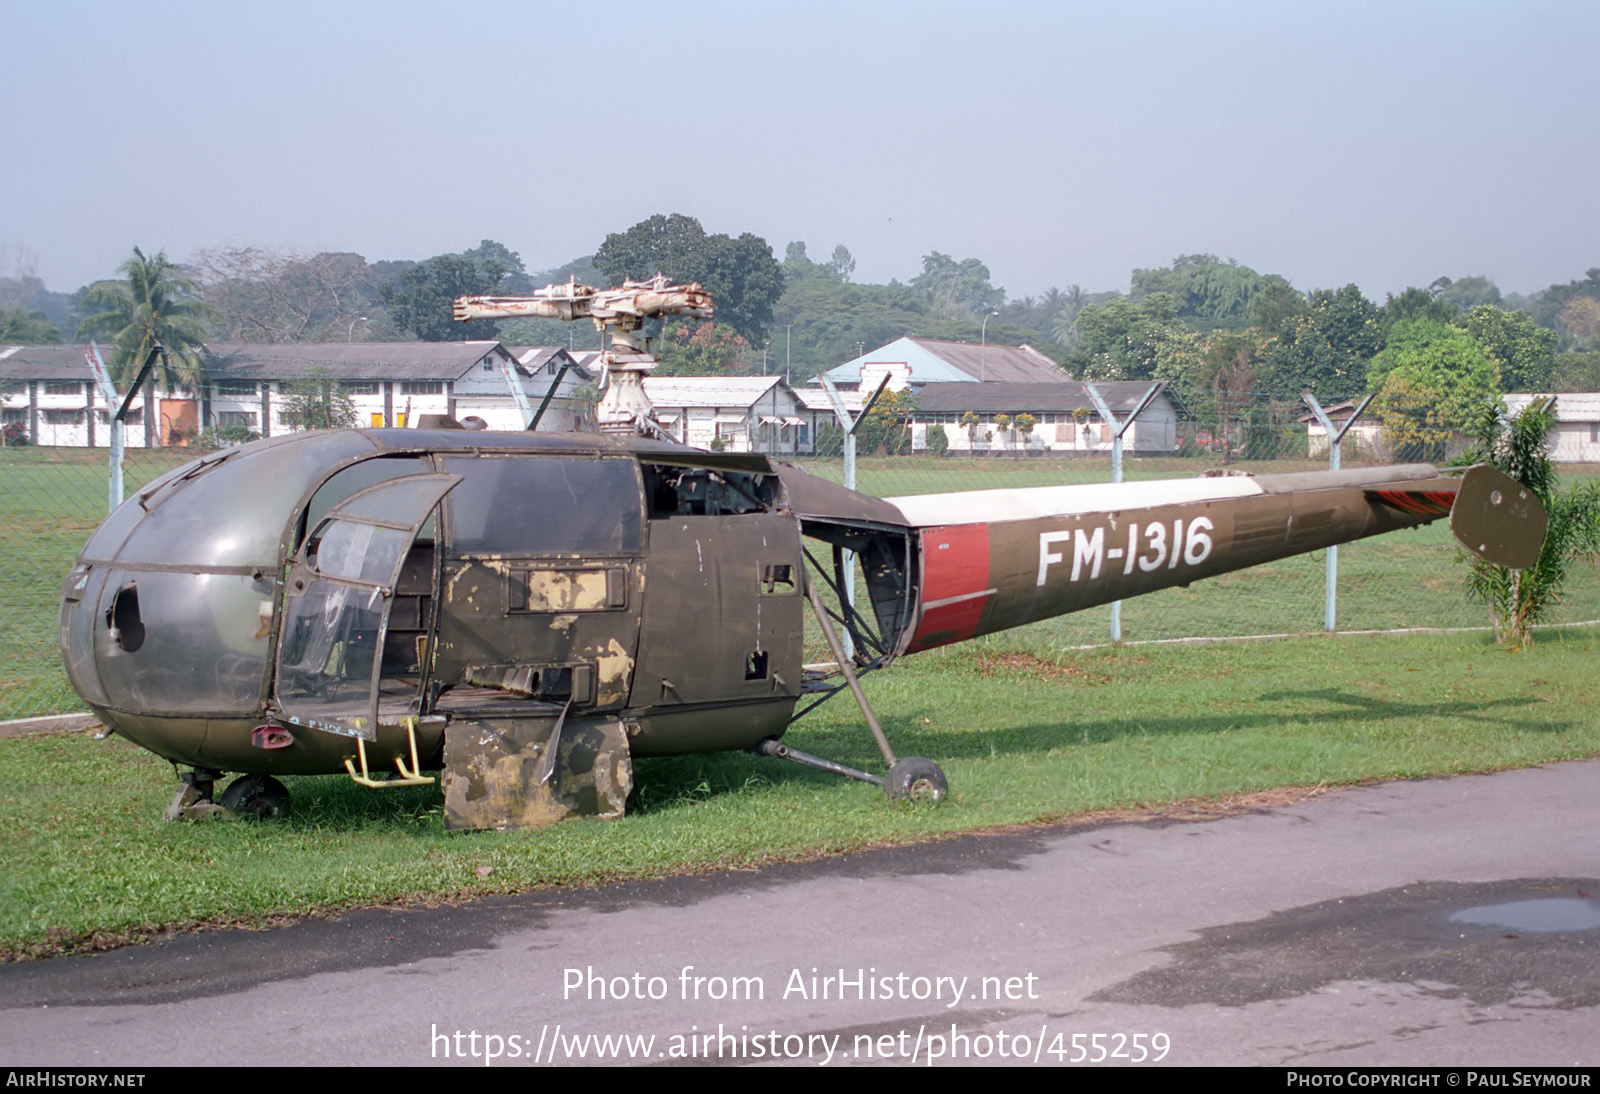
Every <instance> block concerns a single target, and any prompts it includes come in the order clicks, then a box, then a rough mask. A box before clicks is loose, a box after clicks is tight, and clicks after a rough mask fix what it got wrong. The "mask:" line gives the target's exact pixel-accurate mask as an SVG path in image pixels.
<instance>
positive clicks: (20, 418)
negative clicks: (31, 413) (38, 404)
mask: <svg viewBox="0 0 1600 1094" xmlns="http://www.w3.org/2000/svg"><path fill="white" fill-rule="evenodd" d="M27 420H28V412H27V411H26V410H24V409H22V408H21V407H9V406H8V407H6V408H5V409H4V410H0V425H12V424H14V423H17V422H26V421H27Z"/></svg>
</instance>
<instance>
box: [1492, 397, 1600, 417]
mask: <svg viewBox="0 0 1600 1094" xmlns="http://www.w3.org/2000/svg"><path fill="white" fill-rule="evenodd" d="M1542 397H1543V396H1539V395H1531V394H1528V393H1526V392H1524V393H1521V394H1515V395H1512V394H1508V395H1507V396H1506V409H1507V410H1509V411H1510V412H1511V413H1513V414H1515V413H1516V412H1517V411H1519V410H1521V409H1522V408H1523V407H1525V406H1527V405H1528V404H1529V403H1531V402H1533V400H1534V399H1537V398H1542ZM1556 421H1558V422H1595V421H1600V393H1596V392H1592V391H1574V392H1569V393H1567V394H1565V395H1562V394H1558V395H1556Z"/></svg>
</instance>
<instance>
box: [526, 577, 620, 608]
mask: <svg viewBox="0 0 1600 1094" xmlns="http://www.w3.org/2000/svg"><path fill="white" fill-rule="evenodd" d="M526 584H527V609H528V611H530V612H595V611H603V610H604V609H605V607H606V571H605V570H530V571H528V574H527V582H526Z"/></svg>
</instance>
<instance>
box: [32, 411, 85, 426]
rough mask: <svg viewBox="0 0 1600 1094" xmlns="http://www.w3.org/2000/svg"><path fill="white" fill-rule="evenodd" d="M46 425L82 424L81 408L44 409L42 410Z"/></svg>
mask: <svg viewBox="0 0 1600 1094" xmlns="http://www.w3.org/2000/svg"><path fill="white" fill-rule="evenodd" d="M42 413H43V414H44V420H45V424H46V425H82V424H83V411H81V410H46V411H43V412H42Z"/></svg>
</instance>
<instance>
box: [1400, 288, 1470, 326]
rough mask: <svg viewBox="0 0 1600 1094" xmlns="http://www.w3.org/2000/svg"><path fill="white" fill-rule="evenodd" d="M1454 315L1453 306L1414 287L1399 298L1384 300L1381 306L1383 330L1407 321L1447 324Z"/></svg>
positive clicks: (1426, 291) (1424, 290)
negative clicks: (1418, 320)
mask: <svg viewBox="0 0 1600 1094" xmlns="http://www.w3.org/2000/svg"><path fill="white" fill-rule="evenodd" d="M1455 315H1456V308H1455V305H1454V304H1451V303H1449V302H1448V301H1445V300H1442V299H1440V298H1439V297H1437V296H1434V295H1433V293H1431V292H1429V291H1428V290H1427V289H1418V288H1415V287H1412V288H1409V289H1407V290H1406V291H1405V292H1403V293H1401V294H1400V295H1399V296H1390V297H1388V298H1386V299H1385V301H1384V305H1383V325H1384V327H1385V329H1387V328H1390V327H1393V326H1394V325H1395V324H1396V323H1400V322H1403V321H1405V320H1407V319H1431V320H1433V321H1434V322H1435V323H1448V322H1450V320H1451V319H1454V318H1455Z"/></svg>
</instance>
